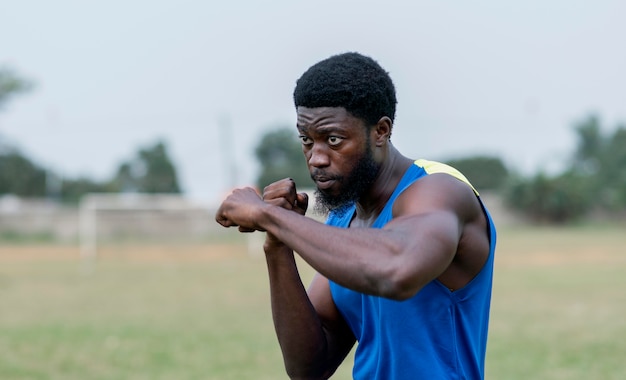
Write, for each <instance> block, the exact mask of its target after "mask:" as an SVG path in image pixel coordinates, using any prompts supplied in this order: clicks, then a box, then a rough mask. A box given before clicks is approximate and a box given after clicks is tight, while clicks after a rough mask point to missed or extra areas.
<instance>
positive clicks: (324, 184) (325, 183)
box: [315, 178, 335, 190]
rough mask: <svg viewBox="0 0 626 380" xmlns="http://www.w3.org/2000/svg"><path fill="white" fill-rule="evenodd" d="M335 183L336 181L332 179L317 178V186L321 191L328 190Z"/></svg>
mask: <svg viewBox="0 0 626 380" xmlns="http://www.w3.org/2000/svg"><path fill="white" fill-rule="evenodd" d="M334 183H335V180H334V179H330V178H316V179H315V184H316V185H317V188H318V189H320V190H327V189H329V188H330V187H331V186H332V185H333V184H334Z"/></svg>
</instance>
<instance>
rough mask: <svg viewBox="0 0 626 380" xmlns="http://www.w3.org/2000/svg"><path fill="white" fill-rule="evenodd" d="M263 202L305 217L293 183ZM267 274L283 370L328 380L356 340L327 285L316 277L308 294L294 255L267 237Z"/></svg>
mask: <svg viewBox="0 0 626 380" xmlns="http://www.w3.org/2000/svg"><path fill="white" fill-rule="evenodd" d="M263 199H264V201H266V202H268V203H270V204H273V205H275V206H278V207H280V208H283V209H286V210H293V211H296V213H297V214H299V215H303V214H304V212H305V211H306V206H307V201H308V200H307V199H306V197H305V196H304V195H303V194H296V192H295V185H294V184H293V181H291V180H282V181H279V182H277V183H274V184H272V185H270V186H268V187H267V188H266V189H265V191H264V193H263ZM263 248H264V251H265V254H266V261H267V267H268V273H269V281H270V294H271V306H272V318H273V320H274V327H275V330H276V335H277V337H278V341H279V343H280V347H281V350H282V353H283V359H284V362H285V368H286V370H287V373H288V374H289V376H290V377H291V378H294V379H296V378H307V379H311V378H319V379H324V378H328V377H330V376H331V375H332V374H333V373H334V371H335V370H336V369H337V367H338V366H339V364H340V363H341V362H342V361H343V359H344V358H345V356H346V355H347V353H348V352H349V351H350V349H351V347H352V346H353V345H354V341H355V339H354V337H353V335H352V333H351V331H350V330H349V328H348V326H347V325H346V324H345V322H344V321H343V318H342V317H341V316H340V315H339V313H338V311H337V309H336V308H335V305H334V303H333V302H332V299H331V296H330V288H329V285H328V280H326V279H325V278H323V277H322V276H319V275H317V276H316V277H315V278H314V280H313V282H312V284H311V286H310V288H309V291H308V294H307V291H306V290H305V288H304V285H303V284H302V281H301V279H300V275H299V273H298V269H297V266H296V261H295V258H294V254H293V251H292V250H291V249H290V248H289V247H288V246H286V245H285V244H284V243H283V242H281V241H280V240H279V239H277V238H276V236H274V235H273V234H271V233H268V234H267V237H266V241H265V244H264V246H263Z"/></svg>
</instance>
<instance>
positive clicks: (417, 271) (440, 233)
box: [259, 207, 458, 299]
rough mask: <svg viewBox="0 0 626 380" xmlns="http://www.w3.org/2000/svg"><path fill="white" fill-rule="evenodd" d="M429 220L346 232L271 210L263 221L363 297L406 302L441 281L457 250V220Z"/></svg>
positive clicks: (318, 267)
mask: <svg viewBox="0 0 626 380" xmlns="http://www.w3.org/2000/svg"><path fill="white" fill-rule="evenodd" d="M428 218H429V219H428V223H421V224H419V227H416V225H418V223H416V222H415V217H414V218H413V220H412V221H410V222H409V223H406V222H400V223H395V224H394V227H390V225H391V224H392V223H389V224H388V226H387V227H386V228H385V229H377V228H350V229H346V228H336V227H332V226H327V225H324V224H322V223H319V222H316V221H315V220H312V219H310V218H306V217H303V216H300V215H296V214H295V213H289V212H288V211H286V210H282V209H279V208H276V207H267V208H265V210H264V212H263V216H262V217H261V218H260V219H259V220H260V223H261V224H262V226H263V228H264V229H266V230H267V231H269V232H271V233H273V234H274V235H275V236H276V237H277V238H278V239H280V240H281V241H282V242H284V243H285V244H286V245H288V246H289V247H291V248H292V249H293V250H294V251H296V252H298V254H299V255H300V256H301V257H302V258H303V259H304V260H305V261H306V262H307V263H308V264H310V265H311V266H312V267H313V268H314V269H316V270H317V271H318V272H319V273H321V274H322V275H324V276H325V277H326V278H328V279H329V280H332V281H334V282H337V283H339V284H340V285H343V286H345V287H347V288H350V289H352V290H356V291H359V292H361V293H366V294H373V295H377V296H382V297H387V298H394V299H404V298H407V297H410V296H412V295H413V294H415V292H417V291H419V289H421V287H422V286H424V285H425V284H426V283H428V282H430V281H431V280H433V279H434V278H436V277H437V276H438V275H439V274H440V273H441V272H442V271H443V270H444V269H445V268H446V267H447V266H448V265H449V263H450V260H452V257H453V255H454V252H455V249H456V242H458V236H457V235H456V234H457V233H458V232H457V229H456V227H455V225H454V223H453V220H452V219H453V217H451V216H448V215H445V214H442V215H439V216H436V217H432V216H429V217H428ZM451 218H452V219H451ZM408 237H410V238H408Z"/></svg>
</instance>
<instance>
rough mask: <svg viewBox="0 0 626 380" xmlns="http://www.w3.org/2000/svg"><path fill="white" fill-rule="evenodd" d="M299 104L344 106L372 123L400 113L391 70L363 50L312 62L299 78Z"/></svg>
mask: <svg viewBox="0 0 626 380" xmlns="http://www.w3.org/2000/svg"><path fill="white" fill-rule="evenodd" d="M293 99H294V103H295V106H296V107H299V106H303V107H308V108H317V107H343V108H345V109H346V110H347V111H348V112H350V113H351V114H352V115H353V116H355V117H357V118H359V119H362V120H363V121H365V124H366V125H368V126H372V125H374V124H376V123H377V122H378V121H379V120H380V118H382V117H384V116H387V117H389V119H391V121H392V122H393V120H394V118H395V114H396V103H397V100H396V90H395V87H394V85H393V82H392V81H391V78H390V77H389V74H388V73H387V72H386V71H385V70H384V69H383V68H382V67H381V66H380V65H379V64H378V63H377V62H376V61H374V60H373V59H372V58H370V57H366V56H364V55H361V54H359V53H343V54H338V55H334V56H332V57H330V58H327V59H325V60H323V61H320V62H318V63H316V64H315V65H313V66H311V67H310V68H309V69H308V70H307V71H306V72H305V73H304V74H302V76H301V77H300V79H298V81H297V82H296V89H295V90H294V94H293Z"/></svg>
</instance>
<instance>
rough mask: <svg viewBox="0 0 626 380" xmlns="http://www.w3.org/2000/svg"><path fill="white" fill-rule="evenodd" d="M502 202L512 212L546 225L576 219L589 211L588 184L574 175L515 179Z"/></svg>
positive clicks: (540, 175) (542, 174) (535, 176)
mask: <svg viewBox="0 0 626 380" xmlns="http://www.w3.org/2000/svg"><path fill="white" fill-rule="evenodd" d="M505 199H506V203H507V204H508V205H509V206H510V207H511V208H512V209H514V210H517V211H520V212H521V213H523V214H524V215H526V216H528V217H530V218H531V219H533V220H536V221H542V222H549V223H567V222H570V221H572V220H576V219H579V218H580V217H582V216H584V215H585V214H586V213H587V212H589V210H590V207H591V197H590V193H589V183H588V182H587V181H586V178H585V177H584V176H581V175H579V174H578V173H575V172H566V173H564V174H561V175H558V176H553V177H551V176H547V175H545V174H544V173H539V174H536V175H534V176H533V177H531V178H529V179H524V178H517V179H516V180H513V181H512V182H511V183H510V184H509V186H508V188H507V193H506V197H505Z"/></svg>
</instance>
